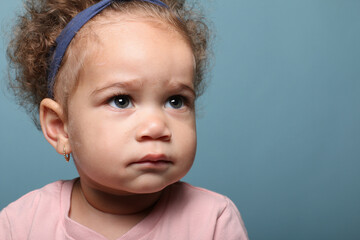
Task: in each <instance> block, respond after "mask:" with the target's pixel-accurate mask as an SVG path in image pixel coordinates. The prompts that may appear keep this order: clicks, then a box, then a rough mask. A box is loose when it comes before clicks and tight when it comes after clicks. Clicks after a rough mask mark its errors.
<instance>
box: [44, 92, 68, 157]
mask: <svg viewBox="0 0 360 240" xmlns="http://www.w3.org/2000/svg"><path fill="white" fill-rule="evenodd" d="M39 112H40V124H41V129H42V132H43V134H44V136H45V138H46V140H47V141H48V142H49V143H50V144H51V145H52V146H53V147H54V148H55V149H56V151H57V152H58V153H59V154H63V151H64V148H65V149H66V151H67V152H68V153H70V152H71V147H70V144H69V138H68V134H67V129H66V122H65V116H64V111H63V109H62V107H61V105H60V104H59V103H57V102H56V101H54V100H52V99H50V98H45V99H43V100H42V101H41V103H40V111H39Z"/></svg>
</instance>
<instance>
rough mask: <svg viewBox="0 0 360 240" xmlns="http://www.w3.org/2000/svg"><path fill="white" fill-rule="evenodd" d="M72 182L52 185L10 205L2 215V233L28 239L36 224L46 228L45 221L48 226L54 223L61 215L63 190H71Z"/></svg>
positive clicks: (30, 193)
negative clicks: (39, 223) (27, 235)
mask: <svg viewBox="0 0 360 240" xmlns="http://www.w3.org/2000/svg"><path fill="white" fill-rule="evenodd" d="M71 182H72V181H57V182H53V183H50V184H48V185H46V186H44V187H42V188H40V189H37V190H34V191H31V192H29V193H27V194H25V195H24V196H22V197H21V198H19V199H18V200H16V201H15V202H12V203H10V204H9V205H8V206H7V207H5V208H4V209H3V210H2V211H1V213H0V228H2V229H0V232H3V233H5V232H8V233H11V235H13V236H15V235H16V236H17V237H18V238H15V239H26V237H25V236H26V234H27V233H29V232H31V229H32V227H33V225H34V223H35V222H36V223H38V222H42V224H41V225H38V226H44V224H45V221H46V224H52V223H54V222H55V221H56V219H59V216H60V215H61V211H62V210H61V201H62V200H61V199H62V193H63V192H64V191H63V190H64V188H70V189H71V186H72V184H71ZM70 189H68V190H70ZM46 224H45V225H46ZM23 234H25V235H23ZM0 236H1V235H0Z"/></svg>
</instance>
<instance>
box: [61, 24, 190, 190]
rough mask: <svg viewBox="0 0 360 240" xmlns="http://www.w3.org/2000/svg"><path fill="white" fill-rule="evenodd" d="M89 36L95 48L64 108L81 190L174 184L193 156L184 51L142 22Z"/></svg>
mask: <svg viewBox="0 0 360 240" xmlns="http://www.w3.org/2000/svg"><path fill="white" fill-rule="evenodd" d="M95 32H96V34H97V35H98V36H99V38H100V43H95V44H94V46H95V47H97V48H98V49H97V51H96V54H93V55H92V56H89V57H88V58H87V59H86V61H85V63H84V69H83V71H82V72H81V73H80V77H79V85H78V87H77V89H76V91H75V92H74V93H73V95H72V96H71V97H70V99H69V106H68V108H69V116H68V117H69V118H68V125H67V130H68V135H69V139H70V145H71V149H72V153H73V156H74V159H75V164H76V166H77V169H78V171H79V174H80V177H81V181H82V184H88V185H89V186H91V187H95V188H98V189H107V190H108V191H109V192H113V193H120V194H122V193H151V192H156V191H159V190H161V189H163V188H164V187H166V186H167V185H169V184H171V183H173V182H176V181H178V180H179V179H181V178H182V177H183V176H184V175H185V174H186V173H187V172H188V171H189V169H190V167H191V166H192V163H193V160H194V157H195V151H196V126H195V109H194V101H195V94H194V86H193V75H194V67H195V66H194V57H193V53H192V50H191V47H190V46H189V45H188V44H187V43H186V41H185V40H184V39H183V38H182V37H181V36H180V34H178V33H177V32H174V31H172V30H169V29H168V28H166V26H165V25H163V27H162V28H160V27H159V26H156V25H154V24H150V23H149V22H146V21H142V20H137V21H125V19H122V20H120V23H117V24H107V25H102V26H101V27H95Z"/></svg>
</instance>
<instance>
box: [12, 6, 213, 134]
mask: <svg viewBox="0 0 360 240" xmlns="http://www.w3.org/2000/svg"><path fill="white" fill-rule="evenodd" d="M99 1H100V0H26V2H25V9H26V11H25V13H24V14H22V15H20V16H19V17H18V19H17V23H16V25H15V27H14V29H13V37H12V39H11V40H10V43H9V45H8V49H7V56H8V62H9V71H10V72H11V74H9V75H10V76H11V77H10V79H9V87H10V88H11V89H12V90H13V93H14V95H15V97H16V100H17V103H18V104H19V105H20V106H22V107H24V108H25V110H26V111H27V113H28V114H29V115H30V116H31V117H32V119H33V121H34V123H35V125H36V126H37V127H38V128H39V120H38V111H39V106H40V102H41V101H42V100H43V99H44V98H46V97H48V96H47V94H48V93H47V74H48V66H49V63H50V60H51V57H52V56H50V52H51V49H52V48H53V47H54V46H55V44H56V43H55V41H56V38H57V36H58V35H59V34H60V32H61V31H62V29H63V28H64V27H65V26H66V24H67V23H68V22H69V21H70V20H71V19H72V18H73V17H74V16H76V15H77V14H78V13H79V12H81V11H83V10H84V9H86V8H88V7H90V6H91V5H93V4H95V3H97V2H99ZM185 1H186V0H163V2H164V3H166V4H167V5H168V6H169V8H170V11H169V10H167V9H165V8H162V7H159V6H156V5H154V4H150V3H147V2H144V1H139V0H133V1H118V2H114V3H113V4H112V5H111V6H110V7H108V8H107V9H105V10H103V12H102V13H100V14H99V15H98V16H96V17H95V18H94V19H92V20H91V21H90V22H94V21H96V18H99V17H101V16H102V15H104V14H108V13H109V12H110V11H116V12H119V11H120V12H125V13H135V14H139V13H141V15H143V16H145V17H152V18H156V19H160V20H162V21H165V22H167V23H168V24H169V25H170V26H171V27H173V28H174V29H175V30H177V31H178V32H179V33H180V34H182V35H183V36H184V37H185V39H186V40H187V41H188V42H189V43H190V45H191V47H192V49H193V52H194V56H195V61H196V71H195V76H194V86H195V91H196V94H197V97H198V96H200V95H201V94H202V93H203V91H204V88H205V81H203V80H204V78H205V73H206V70H207V67H208V66H209V56H210V54H209V40H210V31H209V28H208V25H207V23H206V20H205V18H204V15H203V14H202V12H201V11H199V10H195V8H194V7H193V5H189V4H187V3H186V2H185ZM87 25H88V24H86V25H85V26H84V27H83V29H84V28H86V26H87ZM83 29H81V30H80V32H79V33H78V34H77V35H76V36H75V39H74V40H73V41H72V42H71V44H70V46H69V48H68V50H67V51H66V54H65V56H64V59H63V61H62V64H61V67H60V69H59V72H58V74H57V76H56V82H55V87H54V92H55V99H56V100H57V101H59V102H60V103H61V104H62V105H63V108H64V109H65V112H66V113H67V99H68V97H69V94H70V92H71V91H72V89H73V88H74V86H75V85H76V83H77V74H78V70H79V69H80V68H81V64H82V61H81V60H80V61H79V59H78V58H79V54H78V53H79V51H76V47H74V46H76V44H77V42H78V40H77V39H84V36H82V35H84V34H81V32H82V31H83ZM85 32H86V31H85ZM85 36H87V35H86V33H85ZM85 38H86V37H85ZM80 55H81V54H80ZM75 56H77V57H75ZM85 56H86V54H83V55H82V58H85ZM80 58H81V56H80ZM74 62H75V63H76V62H77V63H79V62H80V64H77V66H74V65H73V63H74ZM66 65H67V66H66ZM75 65H76V64H75ZM71 68H72V69H71ZM66 74H68V75H66ZM65 75H66V76H65ZM64 79H70V80H68V81H67V82H66V81H65V80H64ZM59 86H61V87H59ZM65 115H66V114H65Z"/></svg>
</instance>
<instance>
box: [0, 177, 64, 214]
mask: <svg viewBox="0 0 360 240" xmlns="http://www.w3.org/2000/svg"><path fill="white" fill-rule="evenodd" d="M65 182H66V181H56V182H53V183H50V184H47V185H46V186H44V187H42V188H39V189H36V190H33V191H31V192H29V193H27V194H25V195H24V196H22V197H20V198H19V199H18V200H16V201H14V202H12V203H10V204H9V205H8V206H7V207H5V208H4V210H6V211H7V212H13V211H17V210H20V211H22V212H23V211H31V209H33V208H34V207H35V206H36V205H37V204H38V203H39V202H40V201H44V200H51V199H60V198H59V196H60V193H61V188H62V186H63V185H64V183H65Z"/></svg>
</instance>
